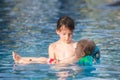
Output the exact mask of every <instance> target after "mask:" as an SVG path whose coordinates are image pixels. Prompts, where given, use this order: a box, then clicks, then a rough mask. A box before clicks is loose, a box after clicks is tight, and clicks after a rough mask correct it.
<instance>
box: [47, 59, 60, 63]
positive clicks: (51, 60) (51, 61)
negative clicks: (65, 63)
mask: <svg viewBox="0 0 120 80" xmlns="http://www.w3.org/2000/svg"><path fill="white" fill-rule="evenodd" d="M57 63H58V60H55V59H52V58H49V59H48V64H57Z"/></svg>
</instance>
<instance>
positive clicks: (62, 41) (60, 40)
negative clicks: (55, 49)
mask: <svg viewBox="0 0 120 80" xmlns="http://www.w3.org/2000/svg"><path fill="white" fill-rule="evenodd" d="M59 42H60V43H61V44H64V45H69V44H71V43H72V42H73V41H72V40H71V41H70V42H69V43H66V42H63V41H61V40H59Z"/></svg>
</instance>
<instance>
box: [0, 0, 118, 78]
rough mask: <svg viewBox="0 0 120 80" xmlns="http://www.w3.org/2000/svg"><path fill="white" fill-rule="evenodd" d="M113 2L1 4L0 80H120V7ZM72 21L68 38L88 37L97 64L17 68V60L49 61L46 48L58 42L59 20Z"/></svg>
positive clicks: (25, 0) (9, 0)
mask: <svg viewBox="0 0 120 80" xmlns="http://www.w3.org/2000/svg"><path fill="white" fill-rule="evenodd" d="M114 1H115V0H70V1H69V0H1V1H0V80H8V79H9V80H88V79H89V80H120V5H119V4H118V5H116V6H115V5H114V6H113V5H109V4H112V3H114ZM64 15H68V16H70V17H72V18H73V19H74V20H75V26H76V29H75V31H74V35H73V39H74V40H75V41H78V40H80V39H82V38H89V39H92V40H94V41H95V43H96V44H97V46H99V48H100V51H101V63H100V64H94V65H93V66H92V67H88V66H84V67H83V66H78V65H76V64H71V65H64V64H63V65H56V66H55V65H48V64H29V65H16V64H14V61H13V58H12V51H15V52H17V53H18V54H19V55H21V56H28V57H41V56H44V57H48V46H49V44H50V43H52V42H54V41H56V40H58V39H59V37H58V36H57V35H56V33H55V29H56V23H57V20H58V19H59V17H61V16H64Z"/></svg>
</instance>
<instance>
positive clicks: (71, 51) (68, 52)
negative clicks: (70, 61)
mask: <svg viewBox="0 0 120 80" xmlns="http://www.w3.org/2000/svg"><path fill="white" fill-rule="evenodd" d="M55 53H56V57H57V59H59V60H62V59H65V58H69V57H71V56H73V55H75V48H74V47H73V46H56V50H55Z"/></svg>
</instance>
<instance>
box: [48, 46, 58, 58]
mask: <svg viewBox="0 0 120 80" xmlns="http://www.w3.org/2000/svg"><path fill="white" fill-rule="evenodd" d="M48 54H49V58H52V59H56V56H55V44H50V45H49V49H48Z"/></svg>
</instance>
